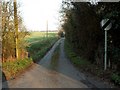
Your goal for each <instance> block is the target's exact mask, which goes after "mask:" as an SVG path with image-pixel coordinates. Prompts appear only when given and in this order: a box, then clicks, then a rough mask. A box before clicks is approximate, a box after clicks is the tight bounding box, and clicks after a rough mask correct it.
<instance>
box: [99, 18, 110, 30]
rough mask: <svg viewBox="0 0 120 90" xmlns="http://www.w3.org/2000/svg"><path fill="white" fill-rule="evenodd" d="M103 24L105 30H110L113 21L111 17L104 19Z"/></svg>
mask: <svg viewBox="0 0 120 90" xmlns="http://www.w3.org/2000/svg"><path fill="white" fill-rule="evenodd" d="M101 26H102V28H103V29H104V30H110V29H111V27H112V23H111V21H110V19H103V20H102V21H101Z"/></svg>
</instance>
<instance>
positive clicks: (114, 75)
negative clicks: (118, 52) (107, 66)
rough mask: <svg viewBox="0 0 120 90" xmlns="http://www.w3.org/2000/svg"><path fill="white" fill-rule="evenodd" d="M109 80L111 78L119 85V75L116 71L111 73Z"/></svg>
mask: <svg viewBox="0 0 120 90" xmlns="http://www.w3.org/2000/svg"><path fill="white" fill-rule="evenodd" d="M111 80H112V81H113V82H114V83H115V84H117V85H120V75H119V74H116V73H114V74H112V76H111Z"/></svg>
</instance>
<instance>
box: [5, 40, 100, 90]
mask: <svg viewBox="0 0 120 90" xmlns="http://www.w3.org/2000/svg"><path fill="white" fill-rule="evenodd" d="M59 44H60V56H59V58H58V60H57V61H58V65H57V66H55V67H54V68H55V69H54V70H53V69H52V68H51V57H52V55H53V53H54V50H55V48H56V47H57V46H58V45H59ZM90 81H92V80H90ZM98 86H100V85H98ZM3 87H8V88H90V87H91V88H95V87H96V86H95V85H94V84H91V83H90V82H88V80H87V79H86V77H85V76H84V74H82V73H80V72H79V71H78V70H77V69H76V68H75V67H74V66H73V65H72V64H71V63H70V61H69V60H68V59H67V57H66V55H65V53H64V38H62V39H60V40H58V41H57V42H56V43H55V44H54V46H53V47H52V49H51V50H50V51H49V52H48V53H47V54H46V55H45V56H44V57H43V59H42V60H41V61H40V62H39V63H36V64H35V65H34V67H33V68H32V69H30V70H28V71H26V72H25V73H24V74H22V75H21V76H19V77H17V78H16V79H14V80H10V81H7V82H4V83H3ZM101 87H102V86H101Z"/></svg>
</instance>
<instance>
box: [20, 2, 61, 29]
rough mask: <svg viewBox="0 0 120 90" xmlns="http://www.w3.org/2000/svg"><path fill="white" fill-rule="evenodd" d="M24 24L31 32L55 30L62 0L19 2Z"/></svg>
mask: <svg viewBox="0 0 120 90" xmlns="http://www.w3.org/2000/svg"><path fill="white" fill-rule="evenodd" d="M18 1H19V2H20V3H21V7H20V10H21V15H22V17H23V19H24V24H25V25H26V27H27V28H28V29H30V30H46V22H47V20H48V29H50V30H55V29H57V27H58V16H59V9H60V6H61V2H62V0H18Z"/></svg>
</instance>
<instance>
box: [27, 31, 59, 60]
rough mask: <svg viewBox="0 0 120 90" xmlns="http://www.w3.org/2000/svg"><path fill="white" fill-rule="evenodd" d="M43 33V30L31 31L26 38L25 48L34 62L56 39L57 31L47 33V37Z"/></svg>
mask: <svg viewBox="0 0 120 90" xmlns="http://www.w3.org/2000/svg"><path fill="white" fill-rule="evenodd" d="M45 35H46V33H45V32H32V33H31V35H30V36H29V37H27V38H26V40H27V42H28V43H29V47H27V50H28V52H29V53H30V56H31V58H33V60H34V62H38V61H39V60H40V59H41V58H42V57H43V56H44V55H45V54H46V52H47V51H48V50H49V49H50V48H51V46H52V45H53V44H54V43H55V42H56V41H57V39H58V38H57V33H54V32H53V33H49V34H48V37H46V36H45Z"/></svg>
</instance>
